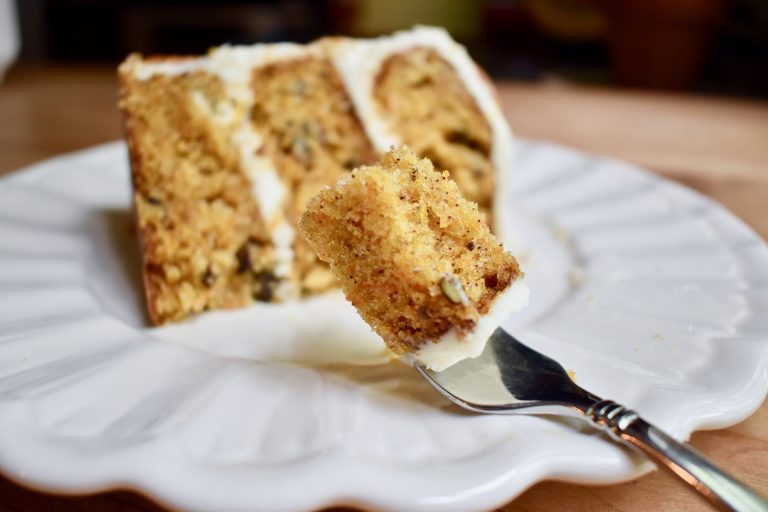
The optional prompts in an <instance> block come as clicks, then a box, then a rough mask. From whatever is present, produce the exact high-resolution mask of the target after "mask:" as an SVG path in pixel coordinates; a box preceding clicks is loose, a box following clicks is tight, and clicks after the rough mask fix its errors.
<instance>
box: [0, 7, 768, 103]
mask: <svg viewBox="0 0 768 512" xmlns="http://www.w3.org/2000/svg"><path fill="white" fill-rule="evenodd" d="M3 17H5V18H6V20H5V21H6V23H5V27H6V28H5V29H4V28H3V23H2V22H0V39H10V36H12V35H13V34H12V32H13V31H14V30H17V31H18V34H19V35H20V41H21V44H20V48H18V51H17V52H14V53H17V54H18V57H17V59H16V62H17V63H20V64H28V65H38V64H39V65H52V64H54V65H55V64H73V63H77V64H86V63H87V64H97V63H98V64H106V63H109V64H116V63H118V62H119V61H120V60H122V58H124V57H125V55H126V54H128V53H129V52H132V51H138V52H142V53H145V54H152V53H192V54H197V53H202V52H205V51H206V50H207V49H208V48H209V47H211V46H214V45H219V44H222V43H225V42H229V43H254V42H274V41H299V42H306V41H309V40H311V39H314V38H316V37H319V36H323V35H329V34H343V35H353V36H374V35H378V34H385V33H389V32H391V31H393V30H396V29H401V28H410V27H411V26H413V25H414V24H416V23H423V24H433V25H441V26H444V27H446V28H447V29H448V30H449V31H450V32H451V34H452V35H453V37H454V38H456V39H457V40H459V41H461V42H462V43H464V44H465V45H467V47H468V48H469V49H470V52H471V53H472V55H473V57H474V58H475V59H476V60H477V61H478V62H479V63H480V65H481V66H483V67H484V68H485V69H486V70H487V71H488V72H489V74H490V75H491V76H492V77H493V78H496V79H515V80H523V81H540V80H549V81H565V82H573V83H579V84H588V85H598V86H606V87H608V86H611V87H612V86H616V87H632V88H654V89H666V90H680V91H693V92H701V93H706V94H715V95H729V96H739V97H752V98H766V97H768V0H420V1H416V0H314V1H313V0H261V1H259V0H249V1H233V0H222V1H214V0H207V1H206V0H165V1H148V0H142V1H130V2H129V1H124V0H0V19H1V18H3ZM11 18H12V19H11ZM14 19H15V20H16V23H15V28H14V27H13V25H14V24H13V23H8V22H9V21H11V22H12V21H13V20H14ZM3 32H5V35H3ZM9 44H10V43H9ZM2 45H3V43H2V42H0V46H2ZM1 51H2V50H0V52H1ZM7 52H8V50H6V53H7ZM1 58H2V57H0V59H1Z"/></svg>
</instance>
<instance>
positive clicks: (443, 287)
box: [301, 147, 527, 369]
mask: <svg viewBox="0 0 768 512" xmlns="http://www.w3.org/2000/svg"><path fill="white" fill-rule="evenodd" d="M301 229H302V231H303V233H304V235H305V236H306V237H307V239H308V240H309V243H310V244H311V245H312V247H313V248H314V249H315V251H317V253H318V255H319V256H320V258H321V259H322V260H324V261H327V262H329V263H330V266H331V269H332V270H333V272H334V274H335V275H336V277H337V278H338V279H339V280H340V282H341V285H342V288H343V290H344V293H345V295H346V297H347V299H348V300H349V301H350V302H352V304H353V305H354V306H355V307H356V308H357V310H358V312H359V313H360V316H362V317H363V319H364V320H365V321H366V322H368V324H369V325H371V327H372V328H373V329H374V331H376V332H377V333H378V334H379V335H380V336H381V337H382V338H383V339H384V341H385V342H386V343H387V345H388V346H389V347H390V348H391V349H392V350H393V351H394V352H395V353H398V354H409V355H410V356H412V357H416V359H417V361H418V362H420V363H424V364H427V365H429V366H430V367H432V368H438V369H439V368H443V367H444V365H445V364H449V363H450V362H455V360H456V359H455V358H456V357H458V359H461V358H463V357H467V356H468V355H477V353H479V352H477V343H476V338H477V337H478V336H479V337H481V338H482V337H483V336H484V337H485V338H486V339H487V337H488V335H490V332H488V328H489V325H490V323H489V322H488V321H487V320H488V319H492V320H493V322H495V325H494V326H493V327H492V328H491V332H492V331H493V329H495V327H496V326H498V323H499V321H500V320H499V318H501V320H503V319H504V318H503V317H504V315H506V314H508V313H509V311H510V310H511V309H519V308H520V307H521V305H524V302H526V301H527V298H526V297H527V296H526V297H522V295H521V293H522V294H523V295H525V293H524V292H521V291H520V290H518V289H515V290H516V291H515V292H514V293H512V294H511V295H508V296H507V298H506V299H504V300H502V299H500V297H503V296H505V293H506V292H508V291H510V290H511V285H512V283H513V282H515V281H517V280H518V279H519V278H520V277H521V275H522V273H521V272H520V269H519V267H518V264H517V261H516V260H515V258H514V257H513V256H512V255H511V254H509V253H506V252H505V251H504V249H503V247H502V246H501V244H500V243H499V242H498V241H497V240H496V239H495V238H494V237H493V235H491V233H490V230H489V228H488V226H487V225H486V224H485V221H484V218H483V214H482V213H480V212H479V210H478V207H477V204H475V203H473V202H471V201H469V200H467V199H465V198H464V197H462V195H461V193H460V192H459V188H458V186H457V185H456V183H455V182H454V181H452V180H451V179H450V178H449V173H448V172H447V171H443V172H437V171H435V169H434V167H433V166H432V164H431V162H430V161H429V160H428V159H419V158H418V157H417V156H416V154H415V153H414V152H413V151H411V150H410V149H408V148H405V147H404V148H401V149H398V150H393V151H391V152H389V153H387V154H385V155H384V158H383V159H382V161H381V163H380V164H379V165H376V166H363V167H361V168H359V169H357V170H355V171H353V172H352V174H351V175H349V176H346V177H344V178H342V179H341V180H339V181H338V183H337V184H336V186H335V187H333V188H329V189H324V190H322V191H321V192H320V193H319V194H318V196H317V197H315V198H313V199H312V200H311V201H310V202H309V204H308V206H307V211H306V212H305V214H304V216H303V217H302V220H301ZM495 306H500V307H496V308H494V307H495ZM493 322H491V323H493ZM473 340H474V341H473ZM480 341H482V342H484V339H483V340H480ZM433 345H441V347H442V349H441V350H438V351H435V350H432V349H431V347H432V346H433ZM446 347H447V349H446ZM480 350H482V343H481V344H480ZM446 351H448V352H452V353H453V355H451V354H448V355H446V354H445V352H446ZM441 352H442V353H441ZM433 359H434V360H435V361H433ZM433 363H434V364H433Z"/></svg>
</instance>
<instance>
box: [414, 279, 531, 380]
mask: <svg viewBox="0 0 768 512" xmlns="http://www.w3.org/2000/svg"><path fill="white" fill-rule="evenodd" d="M529 295H530V292H529V290H528V287H527V286H526V285H525V283H524V282H523V281H522V280H517V281H515V282H514V283H512V285H511V286H510V287H509V288H507V289H506V290H504V291H503V292H501V293H500V294H499V295H497V296H496V299H495V300H494V301H493V304H491V308H490V310H489V311H488V313H486V314H485V315H483V316H481V317H480V318H479V319H478V321H477V324H476V325H475V328H474V330H473V331H472V332H470V333H469V334H466V335H464V337H461V336H460V335H459V334H458V333H457V332H456V330H455V329H451V330H449V331H448V332H446V333H445V334H443V335H442V336H441V337H440V339H439V340H438V341H437V342H434V343H425V344H424V345H422V346H421V347H420V348H419V349H418V350H416V351H415V352H413V353H411V354H406V355H405V356H403V357H404V359H405V362H407V363H408V364H420V365H423V366H426V367H427V368H428V369H430V370H433V371H436V372H441V371H443V370H445V369H446V368H448V367H449V366H453V365H454V364H456V363H458V362H459V361H462V360H464V359H469V358H473V357H477V356H479V355H480V354H481V353H482V352H483V350H484V349H485V344H486V342H487V341H488V338H490V337H491V334H493V331H495V330H496V329H497V328H498V327H499V326H500V325H501V324H502V323H503V322H504V321H506V320H507V319H508V318H509V316H510V315H511V314H513V313H516V312H518V311H520V310H521V309H523V308H524V307H525V306H526V305H527V304H528V298H529Z"/></svg>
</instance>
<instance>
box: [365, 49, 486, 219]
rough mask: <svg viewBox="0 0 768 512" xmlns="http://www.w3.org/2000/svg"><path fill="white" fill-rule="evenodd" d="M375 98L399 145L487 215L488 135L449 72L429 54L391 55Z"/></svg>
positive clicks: (474, 106)
mask: <svg viewBox="0 0 768 512" xmlns="http://www.w3.org/2000/svg"><path fill="white" fill-rule="evenodd" d="M373 94H374V98H375V100H376V102H377V104H378V105H379V112H380V114H381V116H382V117H383V118H384V119H385V120H387V121H388V123H389V124H390V126H391V127H392V129H393V130H394V131H395V133H397V134H398V136H399V137H400V138H401V140H402V141H403V142H404V143H405V144H408V145H409V146H411V147H412V148H413V149H414V151H416V153H417V154H419V155H420V156H422V157H426V158H429V159H430V160H431V161H432V163H433V164H434V165H435V167H437V168H438V169H448V170H449V171H450V172H451V178H453V179H454V180H455V181H456V182H457V183H458V185H459V188H460V189H461V191H462V192H463V194H464V196H465V197H467V198H468V199H470V200H471V201H474V202H476V203H478V204H479V206H480V209H481V211H483V212H484V213H486V214H489V213H490V209H491V205H492V202H493V187H494V180H493V166H492V164H491V159H490V154H491V144H492V131H491V127H490V125H489V124H488V121H487V120H486V119H485V117H484V116H483V114H482V113H481V111H480V109H479V108H478V106H477V103H476V102H475V100H474V98H473V97H472V96H471V95H470V93H469V91H468V90H467V89H466V87H465V86H464V84H463V83H462V81H461V79H460V78H459V76H458V75H457V73H456V71H455V69H454V68H453V66H451V64H449V63H448V62H447V61H446V60H445V59H444V58H443V57H441V56H440V54H438V53H437V51H435V50H434V49H431V48H426V47H415V48H412V49H409V50H407V51H404V52H400V53H397V54H394V55H392V56H391V57H389V58H388V59H387V60H386V61H385V62H384V64H383V66H382V69H381V71H380V73H379V75H378V77H377V78H376V82H375V86H374V91H373Z"/></svg>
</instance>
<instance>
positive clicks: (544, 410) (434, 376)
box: [416, 328, 768, 512]
mask: <svg viewBox="0 0 768 512" xmlns="http://www.w3.org/2000/svg"><path fill="white" fill-rule="evenodd" d="M416 369H417V371H418V372H419V373H421V375H422V376H423V377H424V378H425V379H427V381H428V382H429V383H430V384H432V385H433V386H434V387H435V388H437V390H438V391H440V392H441V393H442V394H443V395H445V396H446V397H448V398H449V399H450V400H451V401H452V402H454V403H456V404H457V405H459V406H461V407H463V408H464V409H469V410H470V411H474V412H480V413H487V414H514V413H529V414H558V415H569V416H580V417H583V418H585V419H586V420H587V421H588V422H589V423H590V424H591V425H593V426H594V427H596V428H598V429H601V430H604V431H606V432H607V433H608V434H609V436H610V437H611V438H612V439H614V440H616V441H619V442H622V443H624V444H628V445H630V446H634V447H635V448H638V449H640V450H641V451H642V452H644V453H645V454H646V455H648V456H649V457H651V458H652V459H654V460H655V461H656V462H658V463H660V464H661V465H663V466H665V467H667V468H668V469H670V470H672V472H674V473H675V474H676V475H677V476H679V477H680V478H682V479H683V480H685V482H687V483H688V484H690V485H692V486H693V487H695V488H696V490H697V491H699V492H700V493H701V494H703V495H704V496H705V497H706V498H708V499H709V500H710V501H711V502H712V503H713V504H714V505H715V506H716V507H717V508H719V509H721V510H733V511H738V512H747V511H749V512H767V511H768V501H766V500H765V499H763V498H762V497H760V496H759V495H758V494H756V493H755V492H754V491H752V490H751V489H749V488H748V487H746V486H745V485H744V484H742V483H740V482H739V481H737V480H736V479H735V478H733V477H731V476H730V475H728V474H727V473H725V472H724V471H722V470H720V469H718V468H717V467H716V466H714V465H713V464H712V463H711V462H709V461H707V459H705V458H704V457H703V456H702V455H701V454H699V453H698V452H697V451H695V450H694V449H693V448H691V447H690V446H688V445H686V444H684V443H680V442H678V441H676V440H674V439H673V438H672V437H670V436H669V435H667V434H665V433H664V432H663V431H662V430H660V429H658V428H656V427H654V426H653V425H651V424H650V423H648V422H647V421H645V420H643V419H642V418H641V417H640V416H639V415H638V414H637V413H636V412H634V411H631V410H629V409H627V408H625V407H624V406H622V405H619V404H617V403H616V402H612V401H610V400H603V399H601V398H599V397H597V396H595V395H593V394H592V393H589V392H588V391H585V390H584V389H582V388H580V387H579V386H577V385H576V384H575V383H574V382H573V381H572V380H571V379H570V378H569V377H568V374H567V373H566V371H565V370H564V369H563V367H562V366H561V365H560V364H559V363H558V362H557V361H554V360H553V359H550V358H549V357H547V356H545V355H543V354H540V353H539V352H536V351H535V350H533V349H531V348H529V347H527V346H525V345H524V344H522V343H521V342H519V341H518V340H516V339H515V338H514V337H512V336H511V335H509V334H508V333H507V332H506V331H504V330H503V329H501V328H499V329H496V331H495V332H494V333H493V335H491V337H490V338H489V340H488V344H487V345H486V347H485V350H484V351H483V353H482V354H481V355H480V356H479V357H477V358H475V359H467V360H465V361H462V362H460V363H458V364H456V365H454V366H451V367H450V368H448V369H446V370H443V371H442V372H439V373H437V372H433V371H430V370H427V369H425V368H423V367H417V368H416Z"/></svg>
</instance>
